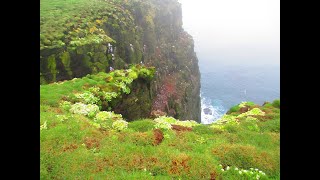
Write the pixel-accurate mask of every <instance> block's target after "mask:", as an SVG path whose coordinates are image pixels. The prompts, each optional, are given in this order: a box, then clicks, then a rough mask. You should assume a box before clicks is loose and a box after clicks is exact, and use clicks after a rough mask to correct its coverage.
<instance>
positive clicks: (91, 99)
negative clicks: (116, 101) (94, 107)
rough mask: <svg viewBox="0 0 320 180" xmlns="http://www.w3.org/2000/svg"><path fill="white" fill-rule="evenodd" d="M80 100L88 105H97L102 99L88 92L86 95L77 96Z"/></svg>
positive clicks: (79, 94)
mask: <svg viewBox="0 0 320 180" xmlns="http://www.w3.org/2000/svg"><path fill="white" fill-rule="evenodd" d="M75 96H76V97H77V98H78V99H81V100H82V101H83V102H84V103H86V104H97V103H98V102H99V101H100V99H99V98H98V97H95V96H94V94H93V93H91V92H90V91H86V92H84V93H78V94H75Z"/></svg>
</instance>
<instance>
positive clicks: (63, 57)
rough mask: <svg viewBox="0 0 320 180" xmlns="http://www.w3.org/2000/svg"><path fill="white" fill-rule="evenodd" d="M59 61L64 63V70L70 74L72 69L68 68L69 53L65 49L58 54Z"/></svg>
mask: <svg viewBox="0 0 320 180" xmlns="http://www.w3.org/2000/svg"><path fill="white" fill-rule="evenodd" d="M60 58H61V62H62V64H63V65H64V68H65V70H66V71H67V73H68V75H69V76H70V77H71V76H72V71H71V69H70V54H69V52H68V51H65V52H63V53H62V54H61V56H60Z"/></svg>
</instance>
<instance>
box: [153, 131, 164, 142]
mask: <svg viewBox="0 0 320 180" xmlns="http://www.w3.org/2000/svg"><path fill="white" fill-rule="evenodd" d="M153 135H154V141H153V145H154V146H156V145H159V144H160V143H161V142H162V140H163V132H162V131H161V130H160V129H154V130H153Z"/></svg>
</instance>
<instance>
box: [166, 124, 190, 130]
mask: <svg viewBox="0 0 320 180" xmlns="http://www.w3.org/2000/svg"><path fill="white" fill-rule="evenodd" d="M171 126H172V129H173V130H175V131H192V128H191V127H184V126H180V125H175V124H172V125H171Z"/></svg>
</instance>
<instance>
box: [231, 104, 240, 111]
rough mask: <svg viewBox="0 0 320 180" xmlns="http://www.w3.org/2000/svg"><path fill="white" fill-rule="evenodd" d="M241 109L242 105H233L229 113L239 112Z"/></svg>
mask: <svg viewBox="0 0 320 180" xmlns="http://www.w3.org/2000/svg"><path fill="white" fill-rule="evenodd" d="M239 109H240V107H239V106H238V105H235V106H233V107H231V108H230V110H229V111H228V113H233V112H238V111H239Z"/></svg>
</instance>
